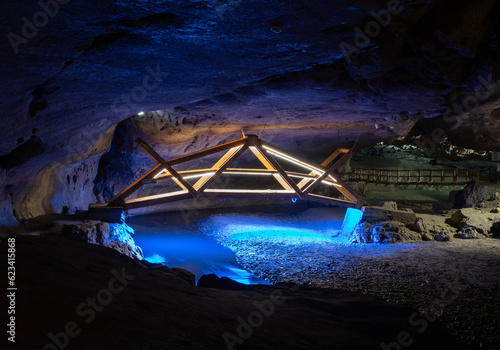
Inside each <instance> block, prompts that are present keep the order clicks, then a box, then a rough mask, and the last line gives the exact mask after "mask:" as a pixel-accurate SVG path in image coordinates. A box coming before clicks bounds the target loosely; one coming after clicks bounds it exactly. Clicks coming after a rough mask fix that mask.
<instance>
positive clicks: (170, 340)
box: [0, 235, 467, 350]
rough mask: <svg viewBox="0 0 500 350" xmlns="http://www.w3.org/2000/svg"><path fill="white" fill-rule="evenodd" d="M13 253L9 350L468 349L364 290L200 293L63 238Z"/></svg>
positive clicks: (437, 324) (163, 270) (157, 268)
mask: <svg viewBox="0 0 500 350" xmlns="http://www.w3.org/2000/svg"><path fill="white" fill-rule="evenodd" d="M13 237H14V236H12V235H11V236H10V238H13ZM7 242H8V238H7V237H6V235H2V237H1V247H2V250H1V256H0V258H1V261H2V266H4V265H6V264H5V263H4V262H6V261H7V258H6V250H7V249H6V245H7ZM15 247H16V265H15V267H16V282H15V285H16V287H17V291H16V294H15V295H16V297H15V303H16V313H15V331H16V333H15V343H12V342H8V341H7V335H6V333H5V332H4V336H3V337H2V340H1V342H2V345H1V348H2V349H45V350H48V349H57V348H67V349H85V350H88V349H125V350H129V349H130V350H131V349H134V350H145V349H146V350H152V349H155V350H157V349H308V350H309V349H380V348H381V347H380V346H381V343H384V344H386V345H387V346H389V344H393V345H390V346H393V347H394V346H395V344H394V342H397V341H398V339H400V340H401V341H403V343H404V344H409V342H412V348H416V349H454V350H455V349H467V346H465V345H462V344H460V343H458V342H457V341H456V340H455V337H453V336H451V335H450V332H449V331H448V330H447V329H446V328H445V327H444V326H443V323H442V322H441V321H439V320H436V321H433V322H430V321H429V322H428V321H427V318H429V316H423V315H419V314H417V313H415V309H413V308H411V307H407V306H402V305H396V304H395V303H393V302H387V301H385V300H382V299H379V298H376V297H373V296H368V295H364V294H362V293H359V292H349V291H340V290H332V289H315V288H310V287H304V286H302V287H298V286H297V285H295V286H291V285H288V286H286V285H276V286H254V287H247V288H246V289H245V290H219V289H213V288H205V287H195V286H194V285H193V281H194V278H193V275H192V274H190V273H188V272H187V271H185V270H179V269H169V268H167V267H164V266H162V265H152V264H148V263H146V262H141V261H138V260H135V259H131V258H130V257H127V256H125V255H123V254H120V253H118V252H117V251H115V250H112V249H110V248H107V247H101V246H98V245H94V244H88V243H85V242H82V241H80V240H75V239H70V238H68V237H67V236H61V235H41V236H17V237H16V240H15ZM4 268H5V270H4V271H6V266H4ZM426 317H427V318H426ZM410 318H411V319H410ZM5 320H6V318H4V321H5ZM410 320H411V321H410ZM5 322H6V321H5ZM4 327H5V326H4Z"/></svg>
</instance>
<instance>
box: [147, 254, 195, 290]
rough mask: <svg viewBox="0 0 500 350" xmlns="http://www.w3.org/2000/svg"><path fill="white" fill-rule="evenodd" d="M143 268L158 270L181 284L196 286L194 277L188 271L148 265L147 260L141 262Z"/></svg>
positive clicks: (161, 265) (155, 264) (159, 265)
mask: <svg viewBox="0 0 500 350" xmlns="http://www.w3.org/2000/svg"><path fill="white" fill-rule="evenodd" d="M141 264H143V265H144V266H146V267H147V268H149V269H151V270H160V271H162V272H163V273H164V274H165V275H167V276H170V277H174V278H178V279H180V280H182V282H183V283H187V284H189V285H190V286H193V287H194V286H196V277H195V275H194V274H193V273H191V272H190V271H188V270H185V269H181V268H178V267H168V266H165V265H163V264H157V263H150V262H148V261H147V260H143V261H142V262H141Z"/></svg>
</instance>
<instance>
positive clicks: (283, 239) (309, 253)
mask: <svg viewBox="0 0 500 350" xmlns="http://www.w3.org/2000/svg"><path fill="white" fill-rule="evenodd" d="M272 217H273V215H272V214H269V213H268V214H252V215H249V216H247V217H245V216H241V215H238V216H237V217H235V216H234V215H228V216H220V215H219V216H212V217H210V218H208V219H206V220H204V221H202V222H200V226H201V228H202V230H203V231H204V233H205V234H208V235H210V236H212V237H214V238H216V239H217V240H218V241H219V242H220V243H222V244H223V245H225V246H228V247H230V248H231V249H232V250H233V252H234V253H235V255H236V258H237V261H238V262H239V263H240V264H241V265H242V266H243V267H244V268H246V269H247V270H249V271H250V272H252V273H254V274H256V275H257V276H260V277H262V278H264V279H266V280H268V281H270V282H273V283H298V284H305V285H310V286H315V287H322V288H328V289H335V290H349V291H356V292H360V293H363V294H369V295H373V296H377V297H380V298H382V299H384V300H387V301H390V302H396V303H399V304H404V305H409V306H412V307H415V308H416V309H418V310H419V311H420V312H422V313H428V314H431V315H433V316H436V317H438V318H439V319H440V320H442V321H443V322H444V323H445V324H446V325H447V326H448V327H449V329H450V330H452V332H453V334H455V335H456V336H457V337H458V338H460V339H462V340H463V341H466V342H467V343H469V344H471V346H472V347H473V348H478V349H480V348H482V349H484V348H486V349H498V348H499V347H498V346H499V345H498V344H500V334H499V333H498V329H499V327H500V298H499V297H500V240H499V239H481V240H459V239H452V241H451V242H418V243H405V244H391V245H388V244H364V245H360V244H349V243H341V242H335V241H334V240H335V238H333V240H332V239H330V238H328V237H326V236H320V235H317V237H316V238H315V239H311V237H306V236H304V235H296V234H293V233H292V234H290V233H289V234H287V235H283V234H281V233H280V232H278V231H275V232H272V231H273V229H272V228H271V229H269V230H267V233H266V234H262V233H257V234H255V233H252V231H255V229H254V228H252V227H253V226H252V227H250V228H249V229H248V230H247V231H248V232H249V233H248V234H246V235H244V236H242V232H245V229H244V228H241V227H239V228H238V229H235V222H237V223H240V226H244V225H245V224H247V225H248V224H249V223H252V225H255V224H256V223H258V221H259V220H270V219H271V218H272ZM294 221H295V218H289V219H288V220H287V219H286V218H284V217H283V216H282V215H279V216H275V222H276V225H277V226H287V225H293V222H294Z"/></svg>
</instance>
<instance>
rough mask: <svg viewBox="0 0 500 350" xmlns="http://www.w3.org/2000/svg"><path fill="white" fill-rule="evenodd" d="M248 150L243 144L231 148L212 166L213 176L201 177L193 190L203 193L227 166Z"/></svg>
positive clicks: (246, 145)
mask: <svg viewBox="0 0 500 350" xmlns="http://www.w3.org/2000/svg"><path fill="white" fill-rule="evenodd" d="M247 148H248V144H244V145H242V146H238V147H235V148H231V149H230V150H229V151H228V152H227V153H226V154H225V155H224V156H223V157H222V158H221V159H219V161H218V162H217V163H215V164H214V166H213V167H212V168H211V170H212V171H213V170H215V174H212V175H207V176H203V177H202V178H201V179H199V180H198V181H197V182H196V183H195V184H194V188H195V189H196V190H197V191H199V192H203V191H204V190H205V189H206V188H207V187H208V186H210V185H211V184H212V183H213V182H214V181H215V180H217V178H218V177H219V176H221V175H222V173H223V172H224V171H225V170H226V168H227V167H228V166H230V165H231V164H232V163H233V162H234V161H235V160H236V159H238V157H239V156H241V155H242V154H243V152H245V151H246V150H247Z"/></svg>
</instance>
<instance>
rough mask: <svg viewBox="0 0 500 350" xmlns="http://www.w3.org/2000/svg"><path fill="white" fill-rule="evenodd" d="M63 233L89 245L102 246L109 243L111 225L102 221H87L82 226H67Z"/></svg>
mask: <svg viewBox="0 0 500 350" xmlns="http://www.w3.org/2000/svg"><path fill="white" fill-rule="evenodd" d="M62 232H63V234H65V235H67V236H69V237H72V238H76V239H80V240H83V241H85V242H87V243H92V244H98V245H102V246H106V245H107V244H108V243H109V225H108V224H107V223H103V222H100V221H92V220H85V221H83V222H82V223H81V224H74V225H68V226H65V227H64V228H63V231H62Z"/></svg>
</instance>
